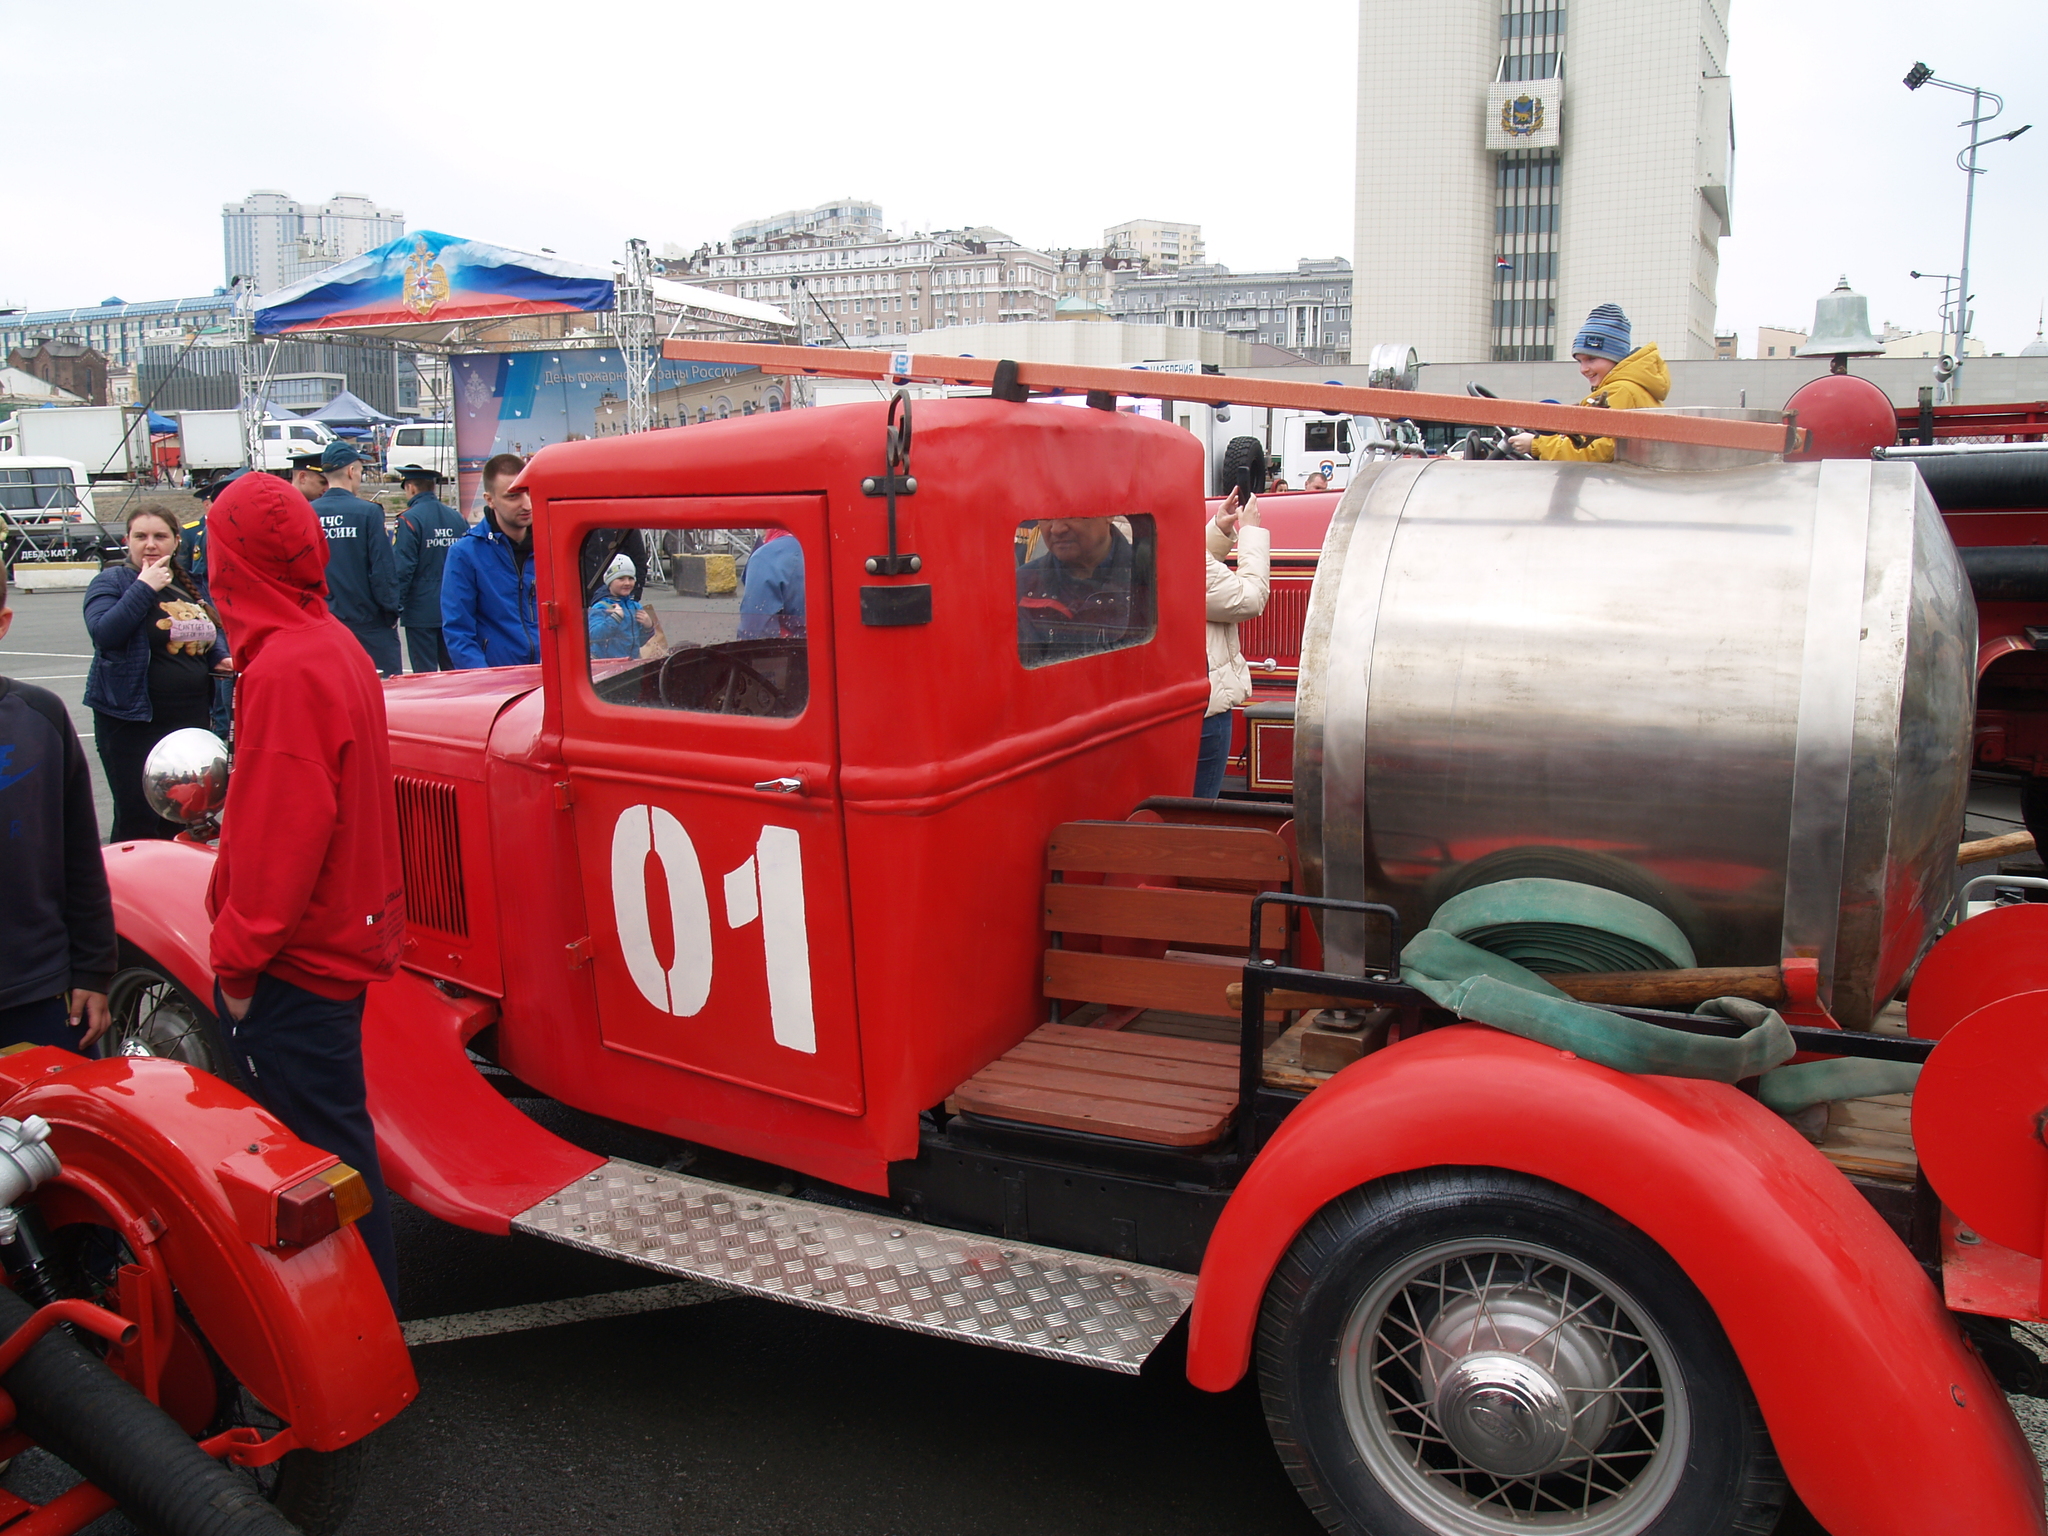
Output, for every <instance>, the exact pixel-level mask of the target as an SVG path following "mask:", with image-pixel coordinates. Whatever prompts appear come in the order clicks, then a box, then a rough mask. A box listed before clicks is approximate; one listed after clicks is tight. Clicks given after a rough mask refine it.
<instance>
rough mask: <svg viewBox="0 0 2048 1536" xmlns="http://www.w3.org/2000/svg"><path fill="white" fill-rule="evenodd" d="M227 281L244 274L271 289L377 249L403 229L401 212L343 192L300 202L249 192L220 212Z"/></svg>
mask: <svg viewBox="0 0 2048 1536" xmlns="http://www.w3.org/2000/svg"><path fill="white" fill-rule="evenodd" d="M220 222H221V243H222V246H223V247H224V253H225V255H226V257H227V280H228V281H229V282H230V283H232V282H233V281H234V280H235V279H236V278H237V277H242V278H247V279H249V280H250V281H251V282H253V283H254V284H255V288H256V291H257V292H258V293H272V292H275V291H276V290H277V289H279V288H285V287H289V286H290V285H291V284H293V283H296V282H297V281H298V280H299V279H300V278H302V277H310V276H311V275H312V274H313V273H315V272H318V271H320V270H321V269H322V268H323V267H331V266H333V265H334V264H335V263H336V262H337V261H347V260H348V259H349V258H350V257H351V256H360V255H362V254H363V252H365V251H371V250H375V249H376V248H377V247H378V246H380V245H383V244H385V243H386V242H387V241H391V240H396V239H397V238H398V237H399V236H400V235H402V234H404V233H405V215H404V214H403V213H401V212H400V211H399V210H398V209H396V208H380V207H378V206H377V205H376V204H375V203H373V202H372V201H370V199H369V198H367V197H363V196H361V195H360V194H357V193H350V192H343V193H339V194H337V195H336V196H334V197H332V198H329V199H328V200H327V201H326V202H324V203H300V202H295V201H293V200H292V199H291V198H290V197H288V196H286V195H285V194H284V193H282V192H251V193H250V194H249V195H248V196H247V197H245V198H243V199H242V201H240V202H239V203H228V204H226V205H225V206H224V207H222V209H221V211H220Z"/></svg>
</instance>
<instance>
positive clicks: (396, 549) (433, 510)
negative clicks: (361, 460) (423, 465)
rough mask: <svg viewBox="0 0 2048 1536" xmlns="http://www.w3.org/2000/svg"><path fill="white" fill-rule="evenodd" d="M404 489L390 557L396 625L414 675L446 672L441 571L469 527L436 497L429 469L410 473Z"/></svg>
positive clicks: (437, 485) (436, 481)
mask: <svg viewBox="0 0 2048 1536" xmlns="http://www.w3.org/2000/svg"><path fill="white" fill-rule="evenodd" d="M404 479H405V488H406V490H407V491H408V492H409V493H410V494H411V497H412V499H411V500H410V501H408V502H407V503H406V504H405V510H404V511H403V512H401V513H399V514H398V531H397V532H396V533H395V534H393V535H392V539H391V553H392V555H393V556H394V557H395V559H396V561H397V564H398V600H399V608H400V614H399V622H401V623H402V624H404V626H405V650H406V654H407V655H408V656H409V657H410V658H411V659H412V669H413V671H415V672H447V671H451V670H453V668H454V666H455V663H454V662H452V661H450V660H449V659H448V645H447V642H445V641H444V640H442V638H441V567H442V566H443V565H445V564H446V563H447V560H448V548H449V546H450V545H452V544H453V543H454V542H455V541H456V540H457V539H459V538H461V537H462V536H463V535H464V534H465V533H468V532H469V524H467V523H465V522H464V521H463V520H462V518H461V515H460V514H459V513H457V512H456V511H455V509H454V508H453V507H450V506H448V505H447V504H446V503H444V502H443V501H442V500H441V498H440V497H439V496H438V495H437V494H436V492H437V491H438V490H439V488H440V484H441V477H440V476H439V475H438V474H436V473H435V472H434V471H433V470H431V469H418V468H409V469H407V470H406V471H405V472H404Z"/></svg>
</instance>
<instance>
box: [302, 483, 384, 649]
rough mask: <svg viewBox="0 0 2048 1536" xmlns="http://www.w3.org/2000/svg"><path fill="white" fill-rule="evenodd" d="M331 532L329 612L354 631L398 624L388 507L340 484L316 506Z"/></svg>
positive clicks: (321, 525) (328, 533)
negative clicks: (386, 526)
mask: <svg viewBox="0 0 2048 1536" xmlns="http://www.w3.org/2000/svg"><path fill="white" fill-rule="evenodd" d="M313 513H314V515H315V516H316V517H318V518H319V519H320V527H321V529H322V530H323V531H325V533H326V534H327V611H328V612H329V613H331V614H333V615H334V616H335V617H336V618H337V619H339V620H341V622H342V623H344V624H346V625H348V626H349V627H350V628H351V629H389V628H390V627H391V626H392V625H394V624H396V623H397V622H398V606H399V604H398V565H397V562H396V561H395V560H394V559H393V558H392V554H391V538H390V536H389V535H388V534H386V533H385V531H384V509H383V508H382V507H380V506H378V505H376V504H375V503H374V502H368V501H365V500H363V498H362V497H360V496H357V495H355V494H354V493H353V492H350V491H346V490H343V489H342V488H341V487H340V486H338V485H337V486H334V487H333V488H331V489H330V490H328V491H327V492H326V493H325V494H324V495H322V496H321V497H320V498H319V499H318V500H317V501H315V502H314V503H313Z"/></svg>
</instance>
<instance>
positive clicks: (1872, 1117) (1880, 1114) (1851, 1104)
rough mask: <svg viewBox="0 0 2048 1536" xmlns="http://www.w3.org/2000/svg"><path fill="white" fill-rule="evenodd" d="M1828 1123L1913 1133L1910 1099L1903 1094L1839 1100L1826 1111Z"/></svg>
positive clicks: (1897, 1132)
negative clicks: (1878, 1097) (1877, 1097)
mask: <svg viewBox="0 0 2048 1536" xmlns="http://www.w3.org/2000/svg"><path fill="white" fill-rule="evenodd" d="M1828 1124H1830V1125H1841V1126H1854V1127H1856V1128H1857V1129H1858V1130H1866V1131H1890V1132H1892V1133H1894V1134H1895V1135H1900V1136H1906V1137H1911V1136H1912V1134H1913V1106H1912V1101H1911V1100H1909V1099H1908V1098H1907V1097H1906V1096H1905V1095H1904V1094H1894V1095H1890V1096H1888V1097H1886V1098H1882V1099H1842V1100H1839V1101H1838V1102H1836V1103H1835V1105H1834V1106H1833V1107H1832V1108H1831V1109H1830V1111H1829V1113H1828Z"/></svg>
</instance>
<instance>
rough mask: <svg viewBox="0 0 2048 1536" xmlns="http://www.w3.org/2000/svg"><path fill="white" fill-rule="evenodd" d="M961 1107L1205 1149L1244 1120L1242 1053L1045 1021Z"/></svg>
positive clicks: (977, 1078)
mask: <svg viewBox="0 0 2048 1536" xmlns="http://www.w3.org/2000/svg"><path fill="white" fill-rule="evenodd" d="M951 1107H952V1108H953V1109H955V1110H965V1111H967V1112H968V1113H970V1114H976V1115H989V1116H992V1117H994V1118H996V1119H1000V1120H1020V1121H1023V1122H1024V1123H1025V1124H1028V1125H1051V1126H1058V1127H1059V1128H1061V1129H1062V1130H1069V1131H1093V1132H1095V1133H1096V1134H1097V1135H1100V1136H1120V1137H1123V1138H1125V1139H1126V1140H1130V1141H1145V1142H1151V1143H1153V1144H1154V1145H1157V1146H1167V1147H1200V1146H1207V1145H1208V1144H1209V1143H1210V1142H1212V1141H1215V1140H1217V1139H1218V1138H1220V1137H1221V1136H1222V1135H1223V1133H1224V1131H1225V1130H1227V1129H1228V1128H1229V1126H1230V1123H1231V1121H1232V1120H1234V1119H1235V1118H1236V1116H1237V1047H1236V1046H1234V1045H1220V1044H1217V1043H1214V1042H1212V1041H1207V1040H1178V1039H1174V1038H1173V1037H1171V1036H1167V1035H1140V1034H1131V1033H1128V1032H1126V1031H1122V1030H1106V1029H1082V1028H1077V1027H1075V1026H1073V1025H1070V1024H1046V1025H1042V1026H1041V1027H1039V1028H1038V1029H1036V1030H1033V1031H1032V1032H1031V1033H1030V1034H1029V1035H1027V1036H1025V1038H1024V1039H1023V1040H1022V1041H1021V1042H1020V1043H1019V1044H1017V1045H1015V1046H1012V1047H1011V1048H1010V1050H1008V1051H1007V1052H1005V1053H1004V1054H1003V1055H1002V1056H999V1057H998V1058H996V1060H994V1061H992V1062H990V1063H989V1064H988V1065H987V1066H985V1067H983V1068H982V1069H981V1070H980V1071H979V1072H977V1073H975V1074H974V1076H972V1077H970V1078H969V1079H967V1081H966V1082H964V1083H962V1084H961V1085H960V1086H959V1087H958V1088H957V1089H956V1090H954V1093H953V1097H952V1100H951Z"/></svg>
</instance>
